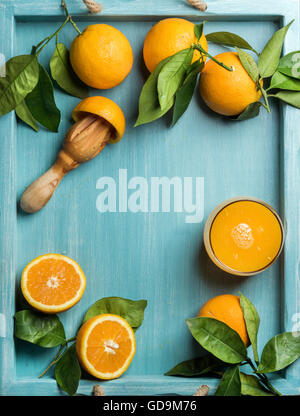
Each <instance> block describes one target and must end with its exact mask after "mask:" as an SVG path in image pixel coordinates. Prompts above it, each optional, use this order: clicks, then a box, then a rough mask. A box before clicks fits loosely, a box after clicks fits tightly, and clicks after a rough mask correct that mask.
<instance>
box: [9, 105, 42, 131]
mask: <svg viewBox="0 0 300 416" xmlns="http://www.w3.org/2000/svg"><path fill="white" fill-rule="evenodd" d="M15 112H16V114H17V116H18V117H19V118H20V119H21V120H22V121H24V123H26V124H28V126H30V127H32V128H33V130H35V131H38V130H39V129H38V126H37V124H36V121H35V118H34V117H33V115H32V114H31V112H30V110H29V108H28V107H27V104H26V101H25V100H23V101H21V102H20V104H18V105H17V107H16V108H15Z"/></svg>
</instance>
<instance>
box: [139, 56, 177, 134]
mask: <svg viewBox="0 0 300 416" xmlns="http://www.w3.org/2000/svg"><path fill="white" fill-rule="evenodd" d="M169 60H170V58H166V59H164V60H163V61H161V62H160V63H159V64H158V65H157V67H156V68H155V70H154V71H153V72H152V74H151V75H150V76H149V78H148V79H147V81H146V82H145V84H144V86H143V88H142V92H141V95H140V99H139V116H138V119H137V121H136V123H135V125H134V127H137V126H140V125H141V124H146V123H150V122H151V121H154V120H157V119H158V118H160V117H162V116H163V115H164V114H166V113H167V112H168V111H169V110H170V108H171V107H172V105H173V104H174V97H172V99H171V100H170V102H169V103H168V105H167V106H166V108H165V109H164V110H162V109H161V108H160V105H159V101H158V93H157V79H158V75H159V73H160V71H161V69H162V68H163V66H164V65H165V64H166V63H167V62H168V61H169Z"/></svg>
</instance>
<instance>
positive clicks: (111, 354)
mask: <svg viewBox="0 0 300 416" xmlns="http://www.w3.org/2000/svg"><path fill="white" fill-rule="evenodd" d="M135 348H136V346H135V336H134V332H133V330H132V328H131V326H130V325H129V324H128V323H127V322H126V321H125V319H123V318H121V316H118V315H113V314H101V315H97V316H95V317H93V318H90V319H89V320H88V321H87V322H86V323H85V324H83V325H82V327H81V328H80V330H79V332H78V335H77V340H76V351H77V355H78V359H79V361H80V364H81V365H82V367H83V368H84V369H85V370H86V371H87V372H88V373H90V374H91V375H93V376H94V377H97V378H100V379H104V380H111V379H114V378H118V377H120V375H121V374H123V373H124V372H125V371H126V370H127V368H128V367H129V365H130V363H131V361H132V359H133V356H134V354H135Z"/></svg>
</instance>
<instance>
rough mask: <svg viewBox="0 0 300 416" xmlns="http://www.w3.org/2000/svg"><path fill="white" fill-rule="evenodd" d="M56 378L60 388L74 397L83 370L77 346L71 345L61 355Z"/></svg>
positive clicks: (55, 372)
mask: <svg viewBox="0 0 300 416" xmlns="http://www.w3.org/2000/svg"><path fill="white" fill-rule="evenodd" d="M54 374H55V378H56V381H57V384H58V385H59V387H60V388H61V389H62V390H64V391H65V392H66V393H68V394H69V395H70V396H74V395H75V393H76V391H77V389H78V385H79V380H80V377H81V369H80V365H79V362H78V358H77V354H76V349H75V344H73V345H71V346H70V347H69V348H67V349H66V351H65V352H64V353H63V354H62V355H61V357H60V359H59V361H58V362H57V364H56V365H55V370H54Z"/></svg>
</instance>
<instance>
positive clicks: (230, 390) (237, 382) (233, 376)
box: [215, 366, 241, 396]
mask: <svg viewBox="0 0 300 416" xmlns="http://www.w3.org/2000/svg"><path fill="white" fill-rule="evenodd" d="M240 395H241V379H240V369H239V366H234V367H229V368H228V369H227V370H226V371H225V373H224V374H223V377H222V379H221V381H220V383H219V385H218V388H217V391H216V393H215V396H240Z"/></svg>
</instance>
